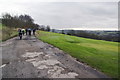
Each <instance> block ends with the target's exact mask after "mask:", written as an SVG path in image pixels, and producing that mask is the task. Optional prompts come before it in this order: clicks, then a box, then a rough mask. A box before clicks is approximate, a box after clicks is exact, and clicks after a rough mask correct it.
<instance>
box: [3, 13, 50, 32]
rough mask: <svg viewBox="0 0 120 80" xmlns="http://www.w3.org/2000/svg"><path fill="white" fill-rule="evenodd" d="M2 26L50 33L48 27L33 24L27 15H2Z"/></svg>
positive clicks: (32, 20)
mask: <svg viewBox="0 0 120 80" xmlns="http://www.w3.org/2000/svg"><path fill="white" fill-rule="evenodd" d="M2 24H3V25H5V26H6V27H10V28H36V29H38V28H39V29H40V30H44V31H50V26H48V25H47V26H44V27H41V25H39V24H36V23H34V19H33V18H32V17H31V16H29V15H27V14H24V15H19V16H17V15H11V14H9V13H5V14H3V15H2Z"/></svg>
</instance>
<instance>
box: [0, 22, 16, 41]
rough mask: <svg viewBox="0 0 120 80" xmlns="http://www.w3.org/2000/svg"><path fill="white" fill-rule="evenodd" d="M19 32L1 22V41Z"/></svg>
mask: <svg viewBox="0 0 120 80" xmlns="http://www.w3.org/2000/svg"><path fill="white" fill-rule="evenodd" d="M17 34H18V33H17V31H16V30H15V29H14V28H8V27H6V26H3V25H2V24H0V42H1V41H5V40H8V39H10V38H12V37H14V36H16V35H17Z"/></svg>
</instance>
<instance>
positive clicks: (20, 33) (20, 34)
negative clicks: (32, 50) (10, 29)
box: [19, 29, 22, 40]
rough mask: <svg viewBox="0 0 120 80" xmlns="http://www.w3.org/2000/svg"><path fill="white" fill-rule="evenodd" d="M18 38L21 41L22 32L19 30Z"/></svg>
mask: <svg viewBox="0 0 120 80" xmlns="http://www.w3.org/2000/svg"><path fill="white" fill-rule="evenodd" d="M19 37H20V40H21V39H22V30H21V29H19Z"/></svg>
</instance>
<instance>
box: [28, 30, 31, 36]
mask: <svg viewBox="0 0 120 80" xmlns="http://www.w3.org/2000/svg"><path fill="white" fill-rule="evenodd" d="M28 33H29V36H31V29H30V28H29V29H28Z"/></svg>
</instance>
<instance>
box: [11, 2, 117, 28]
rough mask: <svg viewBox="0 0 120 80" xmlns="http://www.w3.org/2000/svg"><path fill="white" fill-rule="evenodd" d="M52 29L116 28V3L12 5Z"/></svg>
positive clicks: (31, 3) (33, 3) (35, 3)
mask: <svg viewBox="0 0 120 80" xmlns="http://www.w3.org/2000/svg"><path fill="white" fill-rule="evenodd" d="M16 5H17V6H18V7H19V8H20V10H21V12H22V13H23V12H24V13H26V14H29V15H30V16H32V17H33V18H34V19H35V22H37V23H39V24H44V25H50V26H51V27H52V28H57V29H61V28H80V27H86V28H117V27H118V26H117V17H118V16H117V14H118V11H117V10H118V9H117V2H100V3H97V2H49V3H47V2H43V3H42V2H24V3H19V2H16V4H13V6H16Z"/></svg>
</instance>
